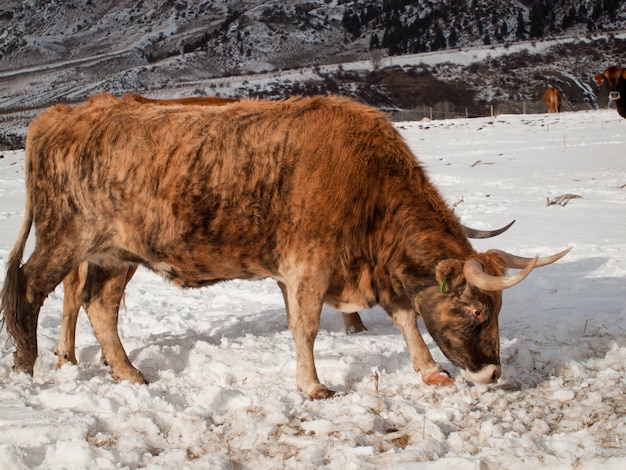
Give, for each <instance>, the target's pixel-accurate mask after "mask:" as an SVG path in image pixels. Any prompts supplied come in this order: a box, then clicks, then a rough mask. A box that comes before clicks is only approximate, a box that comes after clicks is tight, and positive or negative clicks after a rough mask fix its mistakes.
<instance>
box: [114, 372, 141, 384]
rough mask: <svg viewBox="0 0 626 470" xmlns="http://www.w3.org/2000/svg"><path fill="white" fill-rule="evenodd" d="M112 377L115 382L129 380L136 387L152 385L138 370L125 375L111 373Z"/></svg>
mask: <svg viewBox="0 0 626 470" xmlns="http://www.w3.org/2000/svg"><path fill="white" fill-rule="evenodd" d="M111 375H112V376H113V378H114V379H115V380H118V381H120V382H121V381H122V380H128V381H129V382H130V383H133V384H135V385H147V384H149V383H150V382H148V380H147V379H146V378H145V377H144V375H143V374H142V373H141V372H139V371H138V370H137V369H132V370H130V371H127V372H125V373H123V374H120V373H113V372H111Z"/></svg>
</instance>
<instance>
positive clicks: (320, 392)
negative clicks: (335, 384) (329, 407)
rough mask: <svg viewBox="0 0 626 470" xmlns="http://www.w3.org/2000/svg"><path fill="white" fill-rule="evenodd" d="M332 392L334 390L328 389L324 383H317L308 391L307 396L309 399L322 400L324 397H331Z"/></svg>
mask: <svg viewBox="0 0 626 470" xmlns="http://www.w3.org/2000/svg"><path fill="white" fill-rule="evenodd" d="M334 394H335V392H334V391H333V390H329V389H327V388H326V387H325V386H324V385H322V384H319V385H318V386H316V387H315V388H314V389H313V390H312V391H311V392H309V397H311V400H322V399H324V398H331V397H332V396H333V395H334Z"/></svg>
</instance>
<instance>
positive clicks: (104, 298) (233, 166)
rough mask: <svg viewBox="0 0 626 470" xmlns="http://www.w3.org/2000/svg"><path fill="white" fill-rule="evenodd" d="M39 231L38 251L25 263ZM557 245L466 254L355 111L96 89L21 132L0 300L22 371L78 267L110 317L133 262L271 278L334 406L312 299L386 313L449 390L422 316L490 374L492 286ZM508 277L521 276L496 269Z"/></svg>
mask: <svg viewBox="0 0 626 470" xmlns="http://www.w3.org/2000/svg"><path fill="white" fill-rule="evenodd" d="M321 136H323V137H321ZM328 188H333V190H332V191H329V190H328ZM33 222H34V225H35V229H36V243H35V248H34V250H33V253H32V254H31V255H30V257H29V259H28V260H27V261H26V262H25V264H23V265H22V264H21V259H22V256H23V253H24V248H25V245H26V240H27V239H28V236H29V233H30V230H31V228H32V225H33ZM568 251H569V249H567V250H564V251H563V252H561V253H558V254H556V255H553V256H550V257H547V258H543V259H538V257H535V258H533V259H528V258H518V257H514V256H512V255H508V254H506V253H504V252H501V251H496V250H490V251H487V252H486V253H478V252H476V251H474V249H473V248H472V246H471V244H470V243H469V242H468V240H467V238H466V237H465V234H464V233H463V229H462V226H461V224H460V223H459V221H458V219H457V217H456V216H455V215H454V213H453V212H452V210H451V209H450V208H449V207H447V205H446V204H445V202H444V200H443V198H442V197H441V196H440V194H439V192H438V191H437V189H436V188H435V187H434V186H433V185H432V183H431V182H430V181H429V179H428V178H427V176H426V174H425V172H424V170H423V169H422V168H421V166H420V163H419V161H418V160H417V159H416V158H415V156H414V155H413V154H412V153H411V151H410V149H409V148H408V146H407V145H406V143H405V142H404V140H403V139H402V138H401V136H400V135H399V134H398V132H397V131H396V130H395V128H394V127H393V125H391V123H389V122H388V121H387V120H386V119H384V117H383V116H382V114H381V113H380V112H378V111H376V110H374V109H372V108H369V107H367V106H364V105H361V104H358V103H355V102H352V101H349V100H346V99H343V98H338V97H312V98H303V99H291V100H284V101H278V102H269V101H241V102H238V103H232V104H229V105H226V106H219V107H206V106H148V105H145V104H140V103H137V102H130V101H128V100H126V101H125V100H120V99H117V98H114V97H112V96H110V95H108V94H103V95H101V96H98V97H95V98H93V99H92V100H91V101H90V103H89V104H88V105H87V106H78V107H75V108H70V107H67V106H54V107H52V108H50V109H49V110H48V111H46V112H44V113H43V114H41V115H40V116H39V117H38V118H36V119H35V120H34V121H33V123H32V124H31V127H30V129H29V132H28V136H27V141H26V210H25V220H24V224H23V226H22V229H21V231H20V234H19V236H18V240H17V242H16V245H15V247H14V248H13V250H12V251H11V254H10V255H9V260H8V263H7V275H6V279H5V283H4V286H3V289H2V304H1V306H2V313H3V315H4V319H5V323H6V327H7V330H8V333H9V335H10V337H11V339H12V341H13V343H14V345H15V347H16V351H15V354H14V361H15V362H14V368H15V370H17V371H24V372H27V373H30V374H32V372H33V366H34V363H35V360H36V358H37V319H38V315H39V309H40V308H41V305H42V304H43V302H44V300H45V298H46V297H47V295H48V294H49V293H50V292H51V291H52V290H53V289H54V288H55V287H56V285H58V284H59V283H60V282H61V281H62V280H63V279H64V278H65V276H67V275H68V274H69V273H70V272H71V271H72V270H74V269H75V268H76V267H78V266H79V265H80V264H81V263H83V262H84V261H89V264H88V269H89V270H90V272H89V273H88V275H87V276H86V279H87V280H88V281H89V284H90V285H89V286H85V288H83V289H82V295H84V296H85V297H84V298H83V299H82V300H83V302H84V303H85V304H86V305H88V306H91V305H94V304H98V305H99V306H100V307H101V308H102V309H105V310H107V311H108V312H109V314H108V315H102V317H103V318H109V319H111V318H117V317H116V315H114V314H113V313H112V310H114V309H116V308H118V306H119V299H120V296H121V292H120V290H119V287H120V286H123V285H124V282H125V280H126V277H127V275H128V267H129V266H134V265H136V264H143V265H145V266H146V267H148V268H150V269H152V270H154V271H155V272H158V273H160V274H162V275H163V276H164V277H166V278H168V279H170V280H171V281H172V282H174V283H175V284H177V285H180V286H183V287H200V286H205V285H211V284H214V283H216V282H220V281H224V280H229V279H235V278H243V279H260V278H265V277H272V278H274V279H276V280H277V281H278V283H279V285H280V287H281V290H282V291H283V294H284V297H285V305H286V308H287V316H288V324H289V328H290V330H291V332H292V334H293V338H294V343H295V349H296V381H297V386H298V389H299V390H301V391H303V392H305V393H307V394H308V395H309V396H310V397H312V398H324V397H328V396H330V395H332V392H331V391H330V390H329V389H328V388H326V387H325V386H324V385H322V384H321V383H320V382H319V380H318V377H317V373H316V369H315V362H314V355H313V346H314V341H315V337H316V335H317V331H318V327H319V318H320V313H321V308H322V304H323V303H324V302H326V303H327V304H328V305H330V306H333V307H335V308H336V309H338V310H340V311H346V312H351V311H354V310H356V309H358V308H361V307H371V306H373V305H375V304H380V305H381V306H382V307H383V308H384V309H385V310H386V311H387V312H388V314H389V315H390V316H391V318H392V319H393V321H394V323H395V325H396V326H397V327H398V328H399V329H400V331H401V332H402V334H403V336H404V338H405V340H406V343H407V347H408V351H409V355H410V357H411V361H412V364H413V367H414V369H415V370H416V371H420V372H421V374H422V380H424V382H426V383H430V384H433V383H449V382H450V381H451V380H452V379H451V378H449V377H447V376H446V375H445V374H444V373H442V371H441V368H440V366H439V365H438V364H437V363H436V362H435V361H434V360H433V358H432V356H431V354H430V352H429V350H428V347H427V346H426V344H425V342H424V340H423V339H422V336H421V334H420V332H419V330H418V328H417V323H416V316H417V315H418V313H419V315H420V316H421V317H422V319H423V321H424V323H425V324H426V327H427V329H428V331H429V332H430V333H431V335H432V336H433V338H434V340H435V341H436V343H437V344H438V345H439V347H440V348H441V350H442V351H443V352H444V354H446V356H447V357H448V358H449V359H450V360H451V361H452V362H453V363H454V364H455V365H457V366H458V367H460V368H462V369H465V370H466V373H467V375H468V377H469V378H470V379H471V380H474V381H476V382H480V383H487V382H490V381H492V380H495V379H496V378H497V377H498V376H499V375H500V358H499V338H498V314H499V311H500V307H501V299H502V292H501V291H502V289H506V288H509V287H512V286H514V285H516V284H517V283H519V282H521V281H522V280H523V279H524V278H525V277H526V276H527V275H528V274H529V273H530V272H531V270H532V269H533V268H534V267H537V266H543V265H546V264H549V263H552V262H554V261H556V260H558V259H560V258H561V257H562V256H564V255H565V254H566V253H567V252H568ZM507 267H514V268H521V269H522V271H520V272H518V273H516V274H513V275H509V276H506V275H505V274H504V272H505V270H506V268H507ZM110 330H111V331H112V330H113V329H110ZM98 340H99V341H100V343H101V347H102V350H103V354H104V356H105V357H106V359H107V361H108V362H109V365H110V367H111V373H112V374H113V375H114V376H116V377H117V378H128V379H130V380H133V381H136V382H138V381H142V380H140V379H143V376H142V375H141V373H140V372H139V371H137V370H136V369H134V367H132V364H130V362H128V363H124V361H123V360H121V359H120V357H119V352H120V351H121V353H123V348H122V346H121V344H115V342H113V343H111V341H110V338H103V337H99V338H98ZM123 354H124V356H125V353H123ZM126 360H128V358H126Z"/></svg>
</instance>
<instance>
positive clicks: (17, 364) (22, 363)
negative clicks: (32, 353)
mask: <svg viewBox="0 0 626 470" xmlns="http://www.w3.org/2000/svg"><path fill="white" fill-rule="evenodd" d="M34 368H35V361H34V360H28V359H25V358H23V357H22V356H21V355H18V354H17V352H16V353H14V354H13V371H14V372H25V373H27V374H28V375H31V376H32V375H33V369H34Z"/></svg>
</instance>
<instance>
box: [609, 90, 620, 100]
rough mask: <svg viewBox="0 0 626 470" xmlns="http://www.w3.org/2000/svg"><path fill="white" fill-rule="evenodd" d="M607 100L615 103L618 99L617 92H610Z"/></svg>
mask: <svg viewBox="0 0 626 470" xmlns="http://www.w3.org/2000/svg"><path fill="white" fill-rule="evenodd" d="M609 99H610V100H611V101H617V100H619V99H620V94H619V91H612V92H610V93H609Z"/></svg>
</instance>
